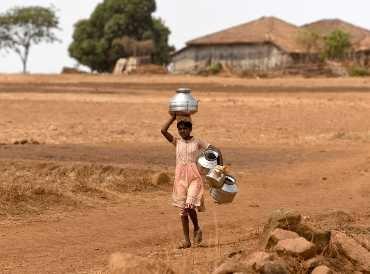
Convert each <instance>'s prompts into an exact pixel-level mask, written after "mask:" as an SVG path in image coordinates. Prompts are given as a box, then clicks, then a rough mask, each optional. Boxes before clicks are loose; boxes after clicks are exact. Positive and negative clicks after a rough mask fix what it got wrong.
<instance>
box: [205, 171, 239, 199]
mask: <svg viewBox="0 0 370 274" xmlns="http://www.w3.org/2000/svg"><path fill="white" fill-rule="evenodd" d="M209 192H210V194H211V197H212V198H213V200H214V201H215V202H216V203H218V204H227V203H231V202H232V201H233V200H234V198H235V196H236V194H237V193H238V185H237V184H236V179H235V178H234V177H233V176H230V175H226V176H225V180H224V184H223V186H222V188H213V187H212V188H210V190H209Z"/></svg>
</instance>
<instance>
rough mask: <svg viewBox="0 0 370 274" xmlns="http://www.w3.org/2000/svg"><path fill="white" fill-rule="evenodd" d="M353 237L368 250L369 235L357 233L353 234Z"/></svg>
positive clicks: (369, 245) (369, 244) (369, 248)
mask: <svg viewBox="0 0 370 274" xmlns="http://www.w3.org/2000/svg"><path fill="white" fill-rule="evenodd" d="M353 238H354V239H355V240H356V241H357V242H358V243H359V244H361V245H362V246H363V247H364V248H366V249H367V250H368V251H370V235H369V234H357V235H353Z"/></svg>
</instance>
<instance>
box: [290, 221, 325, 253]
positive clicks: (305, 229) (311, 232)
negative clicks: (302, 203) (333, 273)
mask: <svg viewBox="0 0 370 274" xmlns="http://www.w3.org/2000/svg"><path fill="white" fill-rule="evenodd" d="M293 231H295V232H296V233H298V234H299V236H301V237H303V238H305V239H306V240H307V241H309V242H312V243H314V244H315V245H316V247H317V251H318V252H321V251H322V250H324V248H326V247H327V246H328V245H329V243H330V231H325V230H321V229H317V228H314V227H311V226H309V225H307V224H298V225H297V226H296V227H294V229H293Z"/></svg>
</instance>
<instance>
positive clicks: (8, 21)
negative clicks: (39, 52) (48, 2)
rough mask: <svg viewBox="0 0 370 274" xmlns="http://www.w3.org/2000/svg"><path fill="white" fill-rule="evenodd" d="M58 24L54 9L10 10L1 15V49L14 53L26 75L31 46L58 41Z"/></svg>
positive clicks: (24, 8)
mask: <svg viewBox="0 0 370 274" xmlns="http://www.w3.org/2000/svg"><path fill="white" fill-rule="evenodd" d="M58 24H59V21H58V18H57V17H56V15H55V12H54V10H53V9H52V8H45V7H39V6H31V7H15V8H13V9H10V10H8V11H7V12H5V13H3V14H0V49H5V50H6V51H14V52H15V53H16V54H17V55H18V56H19V57H20V59H21V61H22V65H23V73H26V72H27V61H28V57H29V53H30V48H31V45H37V44H40V43H41V42H47V43H52V42H55V41H58V38H57V37H56V35H55V34H54V33H53V30H54V29H58Z"/></svg>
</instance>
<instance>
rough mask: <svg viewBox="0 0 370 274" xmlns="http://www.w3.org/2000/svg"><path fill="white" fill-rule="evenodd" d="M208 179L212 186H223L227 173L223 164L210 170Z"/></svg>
mask: <svg viewBox="0 0 370 274" xmlns="http://www.w3.org/2000/svg"><path fill="white" fill-rule="evenodd" d="M206 181H207V183H208V185H209V186H210V187H211V188H222V186H223V185H224V181H225V173H224V171H223V167H222V166H216V167H214V168H212V169H210V170H209V172H208V174H207V175H206Z"/></svg>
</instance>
